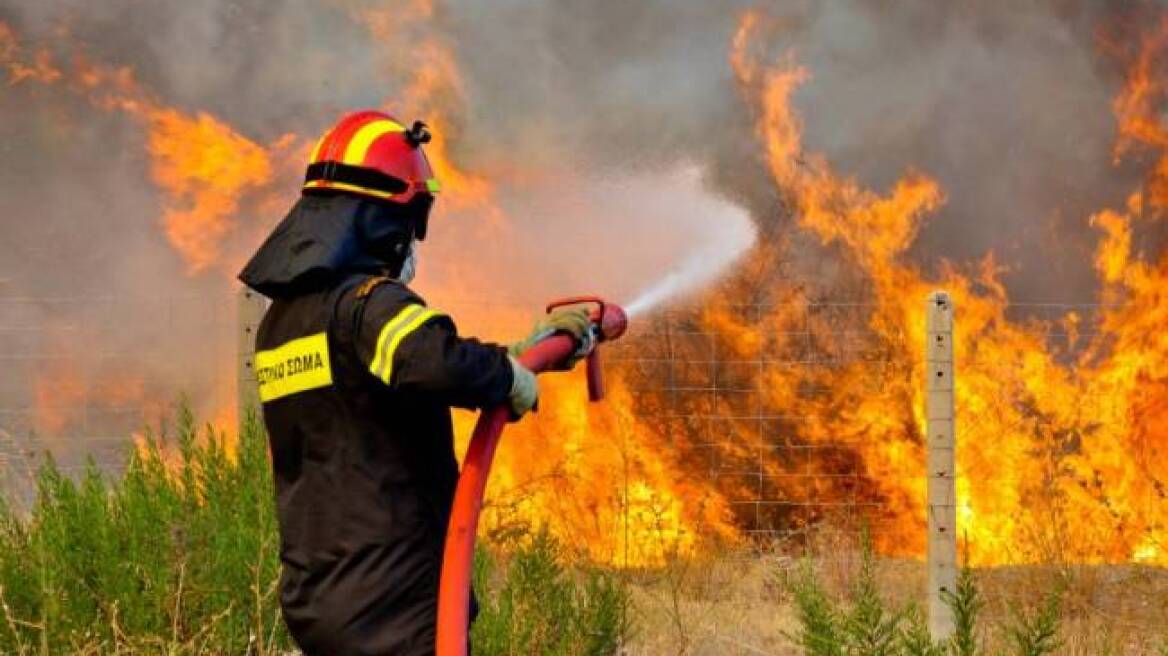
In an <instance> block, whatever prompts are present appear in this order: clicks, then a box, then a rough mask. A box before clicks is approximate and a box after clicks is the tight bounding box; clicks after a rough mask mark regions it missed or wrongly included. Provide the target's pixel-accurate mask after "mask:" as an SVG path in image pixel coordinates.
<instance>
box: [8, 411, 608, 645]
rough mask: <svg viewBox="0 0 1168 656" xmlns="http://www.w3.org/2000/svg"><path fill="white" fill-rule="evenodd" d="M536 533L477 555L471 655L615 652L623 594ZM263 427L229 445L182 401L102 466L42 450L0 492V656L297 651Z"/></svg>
mask: <svg viewBox="0 0 1168 656" xmlns="http://www.w3.org/2000/svg"><path fill="white" fill-rule="evenodd" d="M561 555H562V554H561V552H560V549H559V547H558V545H556V543H555V542H554V541H553V540H552V539H551V538H550V537H548V535H547V534H546V533H541V534H540V535H537V536H535V537H534V539H533V540H532V541H531V542H530V544H529V545H528V546H526V547H523V548H520V549H519V550H518V551H517V552H515V553H513V554H511V555H509V556H508V557H507V559H506V566H503V563H502V562H501V561H498V560H495V559H493V558H492V557H491V555H490V554H489V553H488V552H487V551H486V550H480V553H479V560H478V562H477V563H476V569H477V575H478V576H477V578H478V581H479V583H478V590H479V591H480V595H481V596H482V599H483V600H484V603H483V610H482V613H481V614H480V615H479V618H478V621H477V622H476V623H475V629H474V647H475V649H474V653H475V654H476V655H480V654H486V655H491V654H525V655H526V654H537V653H538V654H545V653H546V654H581V655H583V654H611V653H613V652H615V651H616V649H617V645H618V643H619V641H620V640H621V638H622V636H623V635H624V633H625V631H626V628H627V627H626V617H627V606H628V598H627V595H626V594H625V592H624V590H623V588H622V587H620V586H619V585H618V584H617V583H616V582H615V579H614V578H613V576H612V575H611V574H603V573H600V572H591V571H589V572H583V573H578V572H576V571H575V570H569V569H566V568H565V567H564V566H563V565H562V564H561V562H562V561H561ZM278 580H279V538H278V531H277V524H276V514H275V500H274V496H273V483H272V473H271V467H270V464H269V460H268V447H267V437H266V435H265V433H264V430H263V427H262V424H261V423H260V422H259V421H257V420H256V419H255V417H251V418H250V420H249V421H248V422H246V425H245V427H244V429H243V431H242V435H241V436H240V438H239V440H238V441H236V442H234V443H233V444H228V442H227V440H226V439H225V438H224V436H223V435H221V434H217V433H216V432H215V431H214V430H212V429H211V428H210V427H207V428H204V429H201V428H200V427H199V425H198V424H197V422H196V421H195V419H194V417H193V416H192V414H191V413H190V411H189V410H187V409H186V408H181V409H180V410H179V412H178V415H177V419H176V421H175V422H174V423H173V425H171V426H169V427H162V428H160V429H159V430H157V431H154V432H152V433H150V434H148V435H147V436H146V437H145V438H144V439H143V443H142V444H141V445H139V447H138V448H136V449H134V450H133V451H132V452H131V453H130V454H129V457H128V462H127V466H126V468H125V471H124V472H123V473H121V474H120V475H118V476H110V475H108V474H107V473H104V472H102V471H100V470H99V469H98V467H97V466H96V465H95V464H94V463H93V462H90V463H89V465H88V467H87V468H86V470H85V471H84V473H83V474H82V475H81V476H80V477H79V479H78V480H72V479H71V478H70V477H68V476H66V475H65V474H64V473H62V472H61V470H60V468H59V467H58V466H57V465H56V464H55V463H54V462H53V461H52V460H51V459H48V460H47V461H46V462H45V463H44V465H43V466H42V467H41V469H40V471H39V472H38V475H37V496H36V499H35V500H34V502H33V504H32V507H31V508H29V509H28V511H27V512H23V511H19V510H17V509H15V508H13V507H12V504H10V503H8V502H6V501H5V500H3V499H0V654H6V655H7V654H14V655H17V656H25V655H30V656H31V655H33V654H36V655H38V656H41V655H45V656H47V655H48V654H93V655H98V654H119V653H120V654H167V655H169V656H183V655H187V654H192V655H193V654H232V655H234V654H247V655H249V656H251V655H255V656H265V655H274V654H292V653H296V652H295V650H294V648H293V645H292V643H291V641H290V638H289V636H288V635H287V631H286V629H285V627H284V624H283V622H282V620H281V618H280V611H279V598H278V590H277V585H278Z"/></svg>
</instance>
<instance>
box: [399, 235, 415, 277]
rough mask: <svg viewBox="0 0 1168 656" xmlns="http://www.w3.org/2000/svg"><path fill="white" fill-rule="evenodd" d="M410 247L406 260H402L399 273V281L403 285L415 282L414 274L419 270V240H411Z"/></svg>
mask: <svg viewBox="0 0 1168 656" xmlns="http://www.w3.org/2000/svg"><path fill="white" fill-rule="evenodd" d="M409 249H410V250H409V252H408V253H406V259H405V261H403V262H402V266H401V272H400V273H398V274H397V280H398V282H400V283H402V284H403V285H408V284H410V283H411V282H413V280H414V274H416V273H417V272H418V241H417V240H416V239H415V240H411V241H410V245H409Z"/></svg>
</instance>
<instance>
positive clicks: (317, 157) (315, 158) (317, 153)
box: [308, 130, 333, 164]
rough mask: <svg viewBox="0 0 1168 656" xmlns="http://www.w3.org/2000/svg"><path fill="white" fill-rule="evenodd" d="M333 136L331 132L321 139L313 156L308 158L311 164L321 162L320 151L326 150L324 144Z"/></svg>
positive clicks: (314, 149)
mask: <svg viewBox="0 0 1168 656" xmlns="http://www.w3.org/2000/svg"><path fill="white" fill-rule="evenodd" d="M331 136H333V131H332V130H329V131H328V132H326V133H325V135H324V136H323V137H321V138H320V141H318V142H316V147H315V148H313V149H312V156H311V157H309V158H308V163H309V164H315V163H317V162H319V161H320V151H321V149H322V148H324V143H325V142H326V141H328V139H329V137H331Z"/></svg>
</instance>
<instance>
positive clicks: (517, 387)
mask: <svg viewBox="0 0 1168 656" xmlns="http://www.w3.org/2000/svg"><path fill="white" fill-rule="evenodd" d="M509 359H510V360H511V373H512V374H513V375H512V378H511V392H510V394H508V395H507V400H508V401H509V402H510V403H511V420H512V421H519V418H520V417H522V416H523V415H525V414H527V413H528V412H529V411H530V410H533V409H534V408H535V406H536V404H537V403H539V383H538V382H536V380H535V374H533V373H531V371H530V370H529V369H528V368H527V367H525V366H523V365H521V364H519V361H518V360H516V359H515V358H513V357H512V358H509Z"/></svg>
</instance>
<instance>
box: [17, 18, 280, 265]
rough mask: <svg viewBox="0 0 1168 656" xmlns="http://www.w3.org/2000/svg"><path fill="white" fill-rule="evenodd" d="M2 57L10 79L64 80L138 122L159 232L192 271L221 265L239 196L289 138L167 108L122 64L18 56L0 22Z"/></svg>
mask: <svg viewBox="0 0 1168 656" xmlns="http://www.w3.org/2000/svg"><path fill="white" fill-rule="evenodd" d="M0 62H2V63H4V64H5V65H6V67H7V69H8V82H9V84H11V85H16V84H21V83H39V84H46V85H47V84H53V83H57V82H61V81H64V82H66V83H67V85H68V87H69V88H70V89H71V90H73V91H75V92H77V93H78V94H80V95H82V96H84V97H85V98H87V99H88V100H89V101H90V102H91V103H92V104H93V105H95V106H96V107H99V108H101V109H103V110H106V111H121V112H124V113H125V114H127V115H129V116H131V117H133V118H134V119H136V120H138V121H140V122H141V123H142V124H143V127H144V129H145V131H146V143H147V148H146V154H147V156H148V157H149V160H150V177H151V180H152V181H153V182H154V183H155V184H156V185H157V186H158V188H159V190H160V191H161V192H162V194H163V209H162V217H161V221H162V224H163V229H164V233H165V235H166V237H167V239H168V241H169V242H170V244H171V246H172V247H173V248H174V249H175V250H176V251H177V252H178V254H179V255H180V256H181V257H182V258H183V260H184V261H185V262H186V265H187V271H188V273H190V274H192V275H195V274H199V273H204V272H206V271H208V270H209V269H211V268H212V267H213V266H215V265H224V266H226V264H227V263H225V262H223V261H222V258H223V244H224V242H225V241H226V240H227V239H228V238H229V237H230V236H231V235H232V232H233V231H234V230H235V229H236V224H235V223H236V221H237V220H238V216H239V214H240V213H241V202H242V201H243V199H244V198H245V197H246V196H247V195H248V194H249V193H254V192H256V191H260V190H264V189H265V188H266V187H267V186H268V185H269V183H270V182H271V181H272V178H273V164H272V158H273V154H281V153H283V152H284V151H286V150H287V149H288V147H289V143H290V142H291V141H292V140H294V139H295V137H294V136H292V135H285V136H283V137H281V138H280V139H277V140H276V142H274V143H273V144H271V145H270V146H263V145H260V144H257V143H255V142H254V141H252V140H250V139H248V138H247V137H245V136H243V135H241V134H239V133H238V132H237V131H236V130H235V129H234V128H233V127H231V126H230V125H228V124H227V123H225V122H224V121H222V120H221V119H219V118H216V117H215V116H212V115H210V114H208V113H206V112H195V113H188V112H184V111H181V110H179V109H176V108H174V107H169V106H167V105H165V104H164V103H163V102H162V101H161V100H159V99H158V98H156V97H155V96H154V95H153V94H151V93H150V92H149V91H147V90H146V89H144V88H142V87H141V85H140V84H139V83H138V81H137V79H136V78H135V76H134V73H133V71H132V70H131V69H129V68H126V67H109V66H103V65H99V64H95V63H92V62H89V61H88V60H86V59H85V58H84V57H81V56H80V55H79V56H77V57H76V59H75V61H74V63H73V66H72V68H70V69H68V70H62V69H61V68H60V67H58V65H57V64H56V63H55V62H54V61H53V57H52V54H51V53H50V52H49V51H48V50H44V49H42V50H38V51H37V52H36V53H35V54H34V55H33V56H32V58H31V60H30V59H27V58H24V50H23V49H22V47H21V45H20V42H19V40H18V39H17V37H16V34H15V32H14V31H13V30H12V28H11V27H9V26H8V25H6V24H4V23H0ZM232 273H234V271H232Z"/></svg>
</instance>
